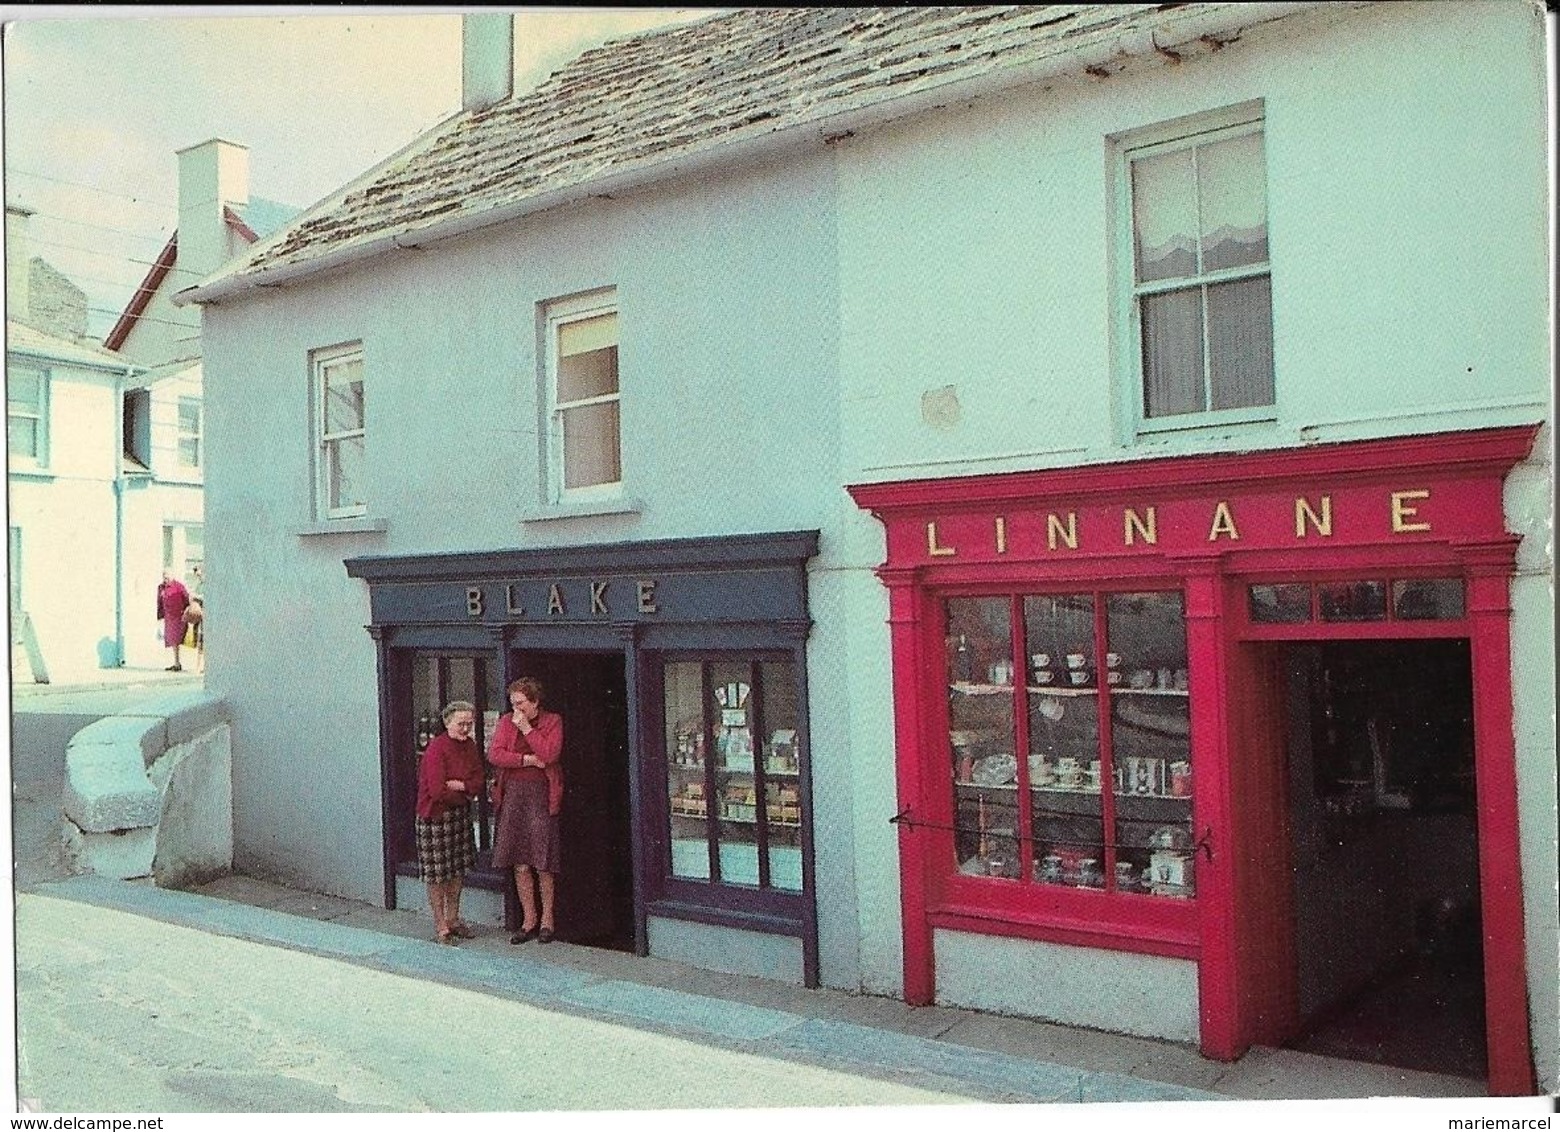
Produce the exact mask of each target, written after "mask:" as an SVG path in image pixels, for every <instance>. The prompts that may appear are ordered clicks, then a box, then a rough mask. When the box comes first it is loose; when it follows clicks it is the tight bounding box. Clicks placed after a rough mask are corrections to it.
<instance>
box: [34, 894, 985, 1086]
mask: <svg viewBox="0 0 1560 1132" xmlns="http://www.w3.org/2000/svg"><path fill="white" fill-rule="evenodd" d="M16 926H17V972H16V973H17V1011H18V1019H17V1021H18V1046H19V1048H18V1063H19V1085H20V1088H19V1096H20V1097H22V1098H34V1099H36V1101H37V1102H38V1103H39V1105H40V1106H41V1108H42V1110H43V1111H45V1112H356V1111H362V1112H379V1111H384V1112H461V1111H532V1110H547V1109H635V1108H639V1109H655V1108H717V1107H723V1106H758V1107H782V1106H792V1105H809V1106H813V1105H928V1104H950V1103H969V1101H970V1100H971V1099H972V1098H971V1097H969V1096H958V1095H954V1094H952V1093H948V1092H940V1091H936V1090H933V1089H924V1088H917V1087H913V1086H910V1085H906V1084H902V1083H895V1082H888V1081H883V1080H879V1079H874V1078H870V1077H859V1076H854V1075H852V1074H849V1073H845V1072H840V1071H836V1070H833V1069H828V1068H821V1067H817V1066H812V1065H806V1064H801V1063H798V1062H797V1061H794V1060H784V1061H782V1060H777V1059H769V1058H765V1057H761V1056H755V1055H753V1054H751V1053H743V1052H738V1051H732V1050H727V1049H721V1048H719V1047H715V1046H710V1045H705V1044H702V1043H698V1042H693V1041H689V1040H687V1039H683V1038H679V1037H675V1036H669V1035H667V1034H663V1033H655V1032H649V1031H645V1030H640V1029H633V1028H629V1027H624V1026H619V1025H614V1024H612V1023H609V1022H603V1021H600V1020H597V1019H592V1018H585V1017H579V1016H571V1015H569V1014H563V1013H556V1012H552V1011H548V1010H544V1009H540V1008H537V1007H534V1006H529V1005H526V1004H524V1003H518V1002H514V1001H512V1000H507V999H503V998H498V997H492V996H488V995H483V994H480V993H476V992H473V991H469V990H462V989H457V988H452V987H447V986H443V985H440V984H438V983H435V982H432V981H425V980H420V979H409V978H405V977H403V976H400V975H394V974H390V973H386V972H383V971H375V970H371V969H365V968H363V967H360V966H354V965H352V964H348V963H343V962H341V961H338V960H333V959H327V958H322V957H320V956H317V955H309V954H305V953H302V952H297V951H290V950H286V949H282V948H276V947H269V946H265V945H262V944H256V943H251V942H248V941H244V940H239V939H233V938H229V937H226V936H221V935H213V934H208V933H206V932H201V931H195V930H192V929H189V928H184V927H179V926H176V925H172V924H166V923H162V922H159V921H156V920H151V919H146V918H143V917H140V916H135V915H130V914H127V913H124V912H120V911H116V910H112V909H107V908H101V907H95V906H92V905H89V904H82V903H77V902H75V901H66V900H58V899H54V898H50V897H47V896H42V895H38V894H35V893H25V892H24V893H21V894H20V895H19V896H18V899H17V907H16ZM496 1063H504V1064H508V1065H511V1066H513V1067H514V1068H512V1069H510V1070H507V1071H498V1070H496V1069H495V1068H494V1066H495V1064H496Z"/></svg>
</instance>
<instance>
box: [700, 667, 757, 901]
mask: <svg viewBox="0 0 1560 1132" xmlns="http://www.w3.org/2000/svg"><path fill="white" fill-rule="evenodd" d="M710 695H711V697H712V702H711V703H709V704H708V705H707V707H706V710H707V711H708V712H709V717H710V720H711V722H712V724H713V730H714V734H715V747H714V750H715V789H716V805H717V810H716V814H717V816H718V817H719V819H720V880H721V883H723V884H741V885H756V884H758V881H759V876H758V781H757V777H756V776H755V774H754V759H755V754H756V751H757V748H758V744H757V743H756V742H755V736H754V734H753V724H754V715H755V709H756V708H757V707H758V704H757V701H756V700H755V699H754V697H753V671H752V667H751V666H750V665H748V664H746V663H742V662H732V661H724V662H721V663H718V664H711V665H710Z"/></svg>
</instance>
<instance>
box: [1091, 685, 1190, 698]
mask: <svg viewBox="0 0 1560 1132" xmlns="http://www.w3.org/2000/svg"><path fill="white" fill-rule="evenodd" d="M1110 694H1111V695H1113V696H1180V697H1182V698H1183V699H1184V698H1186V697H1187V696H1190V695H1191V693H1190V692H1189V691H1188V690H1187V689H1185V688H1123V687H1121V686H1120V685H1119V684H1118V685H1116V686H1115V687H1113V688H1111V690H1110Z"/></svg>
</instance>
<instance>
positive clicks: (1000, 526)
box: [997, 515, 1007, 554]
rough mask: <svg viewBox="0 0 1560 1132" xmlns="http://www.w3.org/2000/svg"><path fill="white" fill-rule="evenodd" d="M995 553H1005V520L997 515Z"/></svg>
mask: <svg viewBox="0 0 1560 1132" xmlns="http://www.w3.org/2000/svg"><path fill="white" fill-rule="evenodd" d="M997 553H998V554H1006V553H1007V520H1006V519H1004V518H1003V517H1002V516H1001V515H998V516H997Z"/></svg>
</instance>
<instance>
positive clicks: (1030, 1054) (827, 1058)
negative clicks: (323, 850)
mask: <svg viewBox="0 0 1560 1132" xmlns="http://www.w3.org/2000/svg"><path fill="white" fill-rule="evenodd" d="M33 891H35V892H36V893H37V894H38V895H40V896H47V897H56V898H62V899H66V900H73V901H78V902H83V903H86V904H90V905H96V906H98V907H100V908H107V909H116V910H120V911H123V912H129V913H133V914H135V915H138V916H143V917H149V918H151V919H154V920H160V921H163V922H165V923H169V924H176V925H182V926H185V927H189V928H194V929H198V930H200V931H203V932H208V933H214V934H216V935H220V936H228V937H235V938H237V939H241V940H248V941H252V942H256V943H261V944H267V945H271V946H274V947H280V948H286V949H290V950H293V951H299V952H306V953H310V954H313V955H316V956H325V957H329V958H332V959H336V960H340V961H342V962H345V963H348V964H353V965H356V966H359V967H363V968H369V969H373V970H377V971H381V972H387V973H391V974H395V975H401V976H408V977H411V978H415V979H421V980H427V981H431V982H434V983H438V984H443V985H445V986H449V987H454V988H460V989H462V990H465V991H473V992H477V993H478V994H481V995H484V996H491V997H493V998H497V999H504V1000H510V1001H512V1002H516V1003H522V1004H527V1005H529V1006H533V1007H539V1008H543V1009H547V1010H551V1011H556V1012H558V1013H562V1014H567V1015H569V1016H572V1017H582V1018H593V1019H597V1020H600V1021H603V1022H608V1023H616V1024H619V1025H623V1026H627V1027H631V1028H633V1029H635V1030H640V1031H651V1032H656V1033H660V1034H663V1035H666V1036H668V1037H675V1038H678V1039H684V1040H692V1041H695V1042H697V1043H699V1044H700V1045H702V1046H706V1047H713V1048H716V1049H723V1050H727V1051H732V1052H735V1053H744V1054H751V1055H757V1056H761V1057H764V1058H771V1059H775V1058H778V1059H781V1060H783V1061H793V1062H796V1063H798V1064H801V1065H807V1066H813V1067H822V1068H831V1069H836V1070H840V1071H843V1072H847V1073H851V1074H856V1075H858V1076H865V1077H869V1078H872V1077H875V1078H879V1079H881V1080H882V1081H884V1082H888V1083H894V1082H898V1083H902V1084H910V1085H914V1086H917V1087H921V1088H925V1089H930V1090H933V1091H936V1092H940V1093H949V1094H955V1095H957V1096H961V1097H965V1098H968V1099H969V1100H972V1101H977V1102H1021V1103H1038V1102H1101V1101H1208V1100H1229V1099H1245V1100H1272V1099H1298V1098H1323V1097H1326V1098H1349V1097H1394V1096H1395V1097H1456V1096H1462V1097H1474V1096H1482V1095H1484V1090H1483V1087H1482V1085H1481V1084H1480V1083H1479V1082H1475V1081H1469V1080H1463V1079H1461V1078H1452V1077H1442V1076H1437V1075H1433V1074H1425V1073H1414V1072H1410V1071H1405V1070H1398V1069H1391V1068H1387V1067H1382V1066H1374V1065H1366V1064H1363V1063H1356V1062H1345V1061H1335V1060H1331V1059H1327V1058H1320V1057H1314V1056H1311V1055H1307V1054H1301V1053H1296V1052H1293V1051H1284V1050H1265V1049H1257V1050H1253V1051H1252V1052H1251V1053H1249V1054H1248V1055H1247V1056H1246V1057H1245V1058H1243V1059H1242V1060H1241V1061H1239V1062H1237V1063H1235V1064H1233V1065H1226V1064H1222V1063H1218V1062H1211V1061H1207V1060H1204V1059H1203V1058H1201V1057H1199V1056H1198V1055H1197V1053H1196V1051H1195V1050H1193V1049H1190V1048H1188V1047H1185V1046H1181V1045H1176V1044H1172V1043H1166V1042H1156V1041H1150V1040H1145V1039H1138V1038H1129V1037H1123V1036H1120V1035H1112V1034H1103V1033H1097V1032H1093V1031H1087V1030H1080V1029H1075V1028H1070V1027H1062V1026H1053V1025H1048V1024H1045V1023H1041V1022H1034V1021H1029V1020H1025V1019H1018V1018H1006V1017H998V1016H994V1015H990V1014H983V1013H980V1012H977V1011H968V1010H956V1009H950V1008H944V1007H911V1006H907V1005H906V1004H904V1003H903V1002H899V1001H897V1000H894V999H888V998H881V997H876V996H870V995H854V994H846V993H843V992H839V991H833V990H805V989H802V988H799V987H794V986H789V985H784V984H779V983H775V982H771V981H769V980H764V979H754V978H747V977H742V976H734V975H725V974H720V973H715V972H709V971H704V970H700V969H697V968H693V967H688V966H685V965H683V964H679V963H674V962H670V961H667V960H659V959H653V958H639V957H636V956H633V955H628V954H624V953H621V952H613V951H606V950H602V949H598V948H589V947H579V946H572V945H569V944H565V943H553V944H550V945H547V946H546V947H543V946H542V945H540V944H536V943H529V944H525V945H523V946H521V947H512V946H510V945H509V944H508V937H507V934H506V933H503V932H501V931H499V930H498V929H496V928H480V927H479V928H478V932H479V935H478V938H476V939H474V940H470V941H467V942H466V943H464V944H463V945H461V946H460V947H454V948H452V947H445V946H441V945H439V944H436V943H434V942H432V941H431V940H430V939H428V935H429V922H428V920H427V919H426V918H425V917H423V916H420V915H417V914H415V913H411V912H404V911H395V912H391V911H386V910H384V909H382V908H377V907H374V906H372V905H368V904H362V903H358V902H355V901H348V900H342V899H337V898H334V897H328V896H321V895H318V894H312V893H304V892H298V891H295V890H291V889H287V888H284V887H281V886H278V885H274V884H268V883H265V882H262V881H257V880H253V879H250V878H245V877H239V876H232V877H227V878H223V879H221V880H218V881H216V882H214V883H212V884H210V885H207V886H205V887H204V888H203V889H201V890H199V891H197V892H176V891H169V890H163V889H158V888H156V887H154V886H152V885H151V884H150V883H148V882H123V881H109V880H103V879H101V878H96V877H71V878H66V879H62V880H55V881H49V882H45V883H42V884H39V885H37V886H35V887H34V889H33ZM802 1103H806V1102H805V1101H803V1102H802ZM869 1103H870V1102H869Z"/></svg>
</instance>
